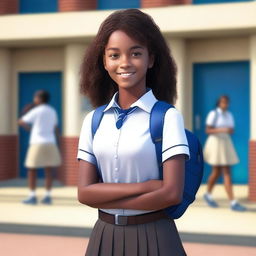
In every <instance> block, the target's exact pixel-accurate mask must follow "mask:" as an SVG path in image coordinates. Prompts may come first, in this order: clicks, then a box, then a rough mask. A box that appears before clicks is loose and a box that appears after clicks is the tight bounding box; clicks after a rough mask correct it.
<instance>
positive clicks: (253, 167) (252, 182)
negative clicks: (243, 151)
mask: <svg viewBox="0 0 256 256" xmlns="http://www.w3.org/2000/svg"><path fill="white" fill-rule="evenodd" d="M249 145H250V146H249V200H250V201H254V202H256V141H250V144H249Z"/></svg>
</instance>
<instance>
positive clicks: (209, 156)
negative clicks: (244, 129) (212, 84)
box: [204, 95, 246, 211]
mask: <svg viewBox="0 0 256 256" xmlns="http://www.w3.org/2000/svg"><path fill="white" fill-rule="evenodd" d="M228 107H229V97H228V96H226V95H222V96H220V97H219V99H218V100H217V103H216V109H214V110H212V111H210V113H209V114H208V116H207V118H206V133H207V134H208V135H209V136H208V138H207V140H206V143H205V147H204V159H205V161H206V162H207V163H208V164H210V165H212V172H211V174H210V176H209V179H208V182H207V193H205V194H204V200H205V201H206V203H207V204H208V205H209V206H210V207H213V208H217V207H218V204H217V202H216V201H215V200H214V198H213V196H212V190H213V188H214V185H215V183H216V181H217V179H218V178H219V177H220V175H221V173H222V174H223V178H224V186H225V189H226V192H227V195H228V198H229V200H230V208H231V210H233V211H245V210H246V208H245V207H244V206H242V205H241V204H240V203H238V202H237V200H235V199H234V194H233V189H232V181H231V174H230V170H231V166H232V165H235V164H237V163H238V162H239V158H238V156H237V153H236V151H235V148H234V145H233V143H232V140H231V137H230V135H231V134H232V133H233V132H234V118H233V115H232V113H231V112H230V111H228Z"/></svg>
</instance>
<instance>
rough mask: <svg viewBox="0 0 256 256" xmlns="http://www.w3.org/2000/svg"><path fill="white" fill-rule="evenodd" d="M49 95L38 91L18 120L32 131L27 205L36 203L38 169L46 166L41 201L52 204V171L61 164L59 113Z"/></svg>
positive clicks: (27, 156)
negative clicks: (58, 143)
mask: <svg viewBox="0 0 256 256" xmlns="http://www.w3.org/2000/svg"><path fill="white" fill-rule="evenodd" d="M49 97H50V96H49V94H48V92H46V91H43V90H40V91H37V92H36V93H35V96H34V105H35V106H34V107H33V108H32V109H30V110H29V111H28V112H27V113H26V114H24V115H23V116H22V117H21V118H20V120H19V121H18V123H19V125H20V126H22V127H24V128H25V129H26V130H27V131H30V130H31V133H30V139H29V148H28V151H27V155H26V160H25V166H26V167H27V168H28V181H29V188H30V194H29V196H28V198H27V199H25V200H24V201H23V203H25V204H36V203H37V197H36V175H37V173H36V169H38V168H44V171H45V187H46V194H45V196H44V198H43V199H42V201H41V203H44V204H51V203H52V198H51V189H52V172H53V168H54V167H57V166H59V165H60V163H61V159H60V153H59V150H58V147H57V145H56V136H55V135H56V133H58V132H57V131H58V128H57V125H58V119H57V113H56V111H55V109H54V108H53V107H51V106H50V105H49V104H47V103H48V101H49Z"/></svg>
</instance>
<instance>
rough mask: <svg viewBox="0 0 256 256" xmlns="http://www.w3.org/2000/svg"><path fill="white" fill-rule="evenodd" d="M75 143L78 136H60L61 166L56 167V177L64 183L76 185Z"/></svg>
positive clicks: (76, 143)
mask: <svg viewBox="0 0 256 256" xmlns="http://www.w3.org/2000/svg"><path fill="white" fill-rule="evenodd" d="M77 145H78V137H62V139H61V155H62V166H61V168H59V169H58V179H59V180H60V181H61V182H62V183H63V184H65V185H70V186H71V185H77V177H78V162H77V159H76V155H77Z"/></svg>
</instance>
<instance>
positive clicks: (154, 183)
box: [142, 180, 163, 193]
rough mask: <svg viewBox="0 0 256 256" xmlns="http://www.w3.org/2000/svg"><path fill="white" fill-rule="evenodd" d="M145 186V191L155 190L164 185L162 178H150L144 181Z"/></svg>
mask: <svg viewBox="0 0 256 256" xmlns="http://www.w3.org/2000/svg"><path fill="white" fill-rule="evenodd" d="M142 185H143V186H145V189H146V190H145V193H149V192H153V191H155V190H158V189H160V188H161V187H162V186H163V181H162V180H148V181H145V182H143V183H142Z"/></svg>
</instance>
